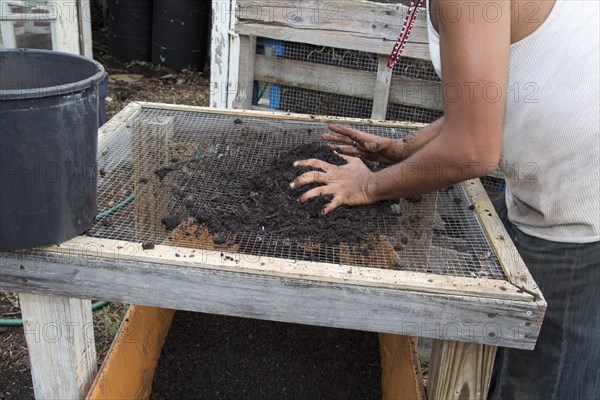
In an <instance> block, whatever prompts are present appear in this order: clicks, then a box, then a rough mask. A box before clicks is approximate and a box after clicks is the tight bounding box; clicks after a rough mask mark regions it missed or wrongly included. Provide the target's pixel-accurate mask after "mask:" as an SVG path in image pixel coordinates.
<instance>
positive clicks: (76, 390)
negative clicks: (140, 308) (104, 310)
mask: <svg viewBox="0 0 600 400" xmlns="http://www.w3.org/2000/svg"><path fill="white" fill-rule="evenodd" d="M19 302H20V304H21V313H22V316H23V328H24V330H25V339H26V340H27V348H28V350H29V359H30V361H31V375H32V378H33V389H34V392H35V397H36V398H38V399H82V398H84V397H85V396H86V394H87V391H88V389H89V387H90V385H91V383H92V380H93V379H94V375H95V374H96V370H97V367H96V347H95V342H94V326H93V322H92V305H91V302H90V301H89V300H80V299H70V298H66V297H54V296H41V295H35V294H26V293H20V294H19Z"/></svg>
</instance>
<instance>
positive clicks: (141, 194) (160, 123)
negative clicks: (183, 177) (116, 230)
mask: <svg viewBox="0 0 600 400" xmlns="http://www.w3.org/2000/svg"><path fill="white" fill-rule="evenodd" d="M174 132H175V122H174V118H173V117H154V118H152V119H145V120H139V119H138V120H136V121H135V122H134V123H133V145H132V146H133V149H132V155H133V187H134V194H135V233H136V238H137V240H139V241H144V240H146V239H147V238H149V237H152V236H153V234H154V233H155V232H160V231H162V230H164V227H163V225H162V222H161V220H162V218H163V217H164V216H165V214H166V212H167V208H168V207H169V203H170V196H171V195H170V193H169V191H168V190H167V189H166V188H165V187H164V186H163V185H162V184H161V182H162V178H160V177H159V175H158V174H156V173H155V172H156V171H157V170H159V169H160V168H161V167H164V166H166V165H168V163H169V143H170V140H171V137H172V136H173V134H174Z"/></svg>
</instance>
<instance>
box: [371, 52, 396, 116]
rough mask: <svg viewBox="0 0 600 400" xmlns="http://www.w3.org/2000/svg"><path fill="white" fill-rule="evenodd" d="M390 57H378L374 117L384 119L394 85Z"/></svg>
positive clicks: (374, 92) (372, 113)
mask: <svg viewBox="0 0 600 400" xmlns="http://www.w3.org/2000/svg"><path fill="white" fill-rule="evenodd" d="M387 61H388V57H386V56H379V57H377V78H376V80H375V88H374V90H373V110H372V111H371V118H372V119H381V120H384V119H385V116H386V115H387V107H388V101H389V98H390V86H391V85H392V69H391V68H388V66H387Z"/></svg>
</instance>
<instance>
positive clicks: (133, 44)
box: [108, 0, 152, 62]
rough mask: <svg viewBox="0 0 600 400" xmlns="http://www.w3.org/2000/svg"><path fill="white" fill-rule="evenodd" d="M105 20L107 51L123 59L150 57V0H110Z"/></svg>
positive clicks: (143, 59)
mask: <svg viewBox="0 0 600 400" xmlns="http://www.w3.org/2000/svg"><path fill="white" fill-rule="evenodd" d="M108 21H109V25H108V26H109V32H110V34H109V40H108V48H109V50H110V54H112V55H113V56H114V57H116V58H117V59H118V60H121V61H124V62H128V61H133V60H137V61H150V59H151V58H152V53H151V47H150V44H151V40H152V0H110V1H109V3H108Z"/></svg>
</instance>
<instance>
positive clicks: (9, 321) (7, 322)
mask: <svg viewBox="0 0 600 400" xmlns="http://www.w3.org/2000/svg"><path fill="white" fill-rule="evenodd" d="M107 304H108V301H97V302H95V303H94V304H92V311H96V310H98V309H100V308H102V307H104V306H105V305H107ZM22 325H23V320H22V319H17V318H6V319H0V326H22Z"/></svg>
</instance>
